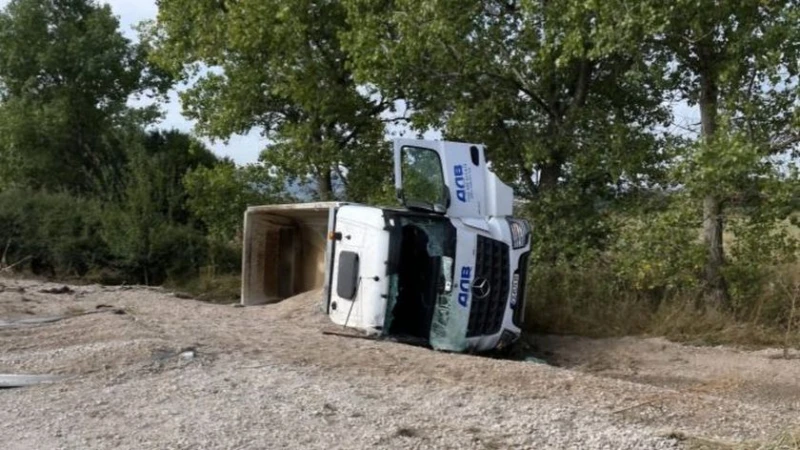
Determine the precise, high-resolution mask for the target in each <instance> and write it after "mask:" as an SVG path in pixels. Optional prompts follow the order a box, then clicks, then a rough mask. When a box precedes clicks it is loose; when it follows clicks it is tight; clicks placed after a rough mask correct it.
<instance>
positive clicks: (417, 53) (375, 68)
mask: <svg viewBox="0 0 800 450" xmlns="http://www.w3.org/2000/svg"><path fill="white" fill-rule="evenodd" d="M344 3H345V4H346V5H347V7H348V11H349V21H350V23H351V29H350V30H349V31H348V32H347V33H346V34H345V36H346V39H345V42H346V45H347V48H348V50H349V51H350V52H351V53H352V55H353V56H352V57H353V60H354V66H355V67H356V69H357V71H356V73H357V75H358V76H359V78H360V80H361V81H363V82H366V83H370V84H374V85H376V86H377V87H378V88H380V90H381V92H383V93H384V95H386V96H388V97H402V98H404V99H405V100H406V101H407V103H408V106H409V108H410V111H411V116H410V119H411V124H412V126H413V127H415V128H417V129H420V130H425V129H428V128H435V129H441V130H443V132H444V135H445V136H446V137H448V138H453V139H458V140H467V141H477V142H483V143H486V144H487V146H488V151H489V158H490V159H491V161H492V164H493V167H494V169H495V170H496V171H498V172H499V173H500V174H501V175H502V177H503V178H504V179H506V180H510V181H513V182H514V184H515V185H516V186H517V190H518V193H519V194H520V195H521V196H523V197H527V198H529V199H536V202H535V203H533V204H534V206H535V208H537V209H536V218H537V221H538V223H539V225H540V226H541V227H540V228H539V229H538V231H539V235H540V238H541V239H542V240H541V241H539V242H540V243H542V244H543V245H544V243H545V242H551V243H553V245H552V248H551V249H550V250H548V251H547V252H546V253H547V254H548V255H543V256H546V257H547V258H548V259H553V258H555V257H556V256H557V255H558V254H562V255H564V254H567V253H568V250H569V249H570V248H571V249H573V250H579V249H578V247H581V245H582V244H579V241H583V240H587V241H595V243H597V241H598V240H602V239H603V236H605V235H606V234H607V233H606V231H605V230H602V229H600V228H598V227H597V224H598V223H599V221H598V217H597V216H596V215H595V214H594V211H595V210H596V206H597V205H599V204H602V202H601V200H602V199H604V198H606V199H607V198H609V196H610V195H616V194H619V193H621V192H623V191H624V189H615V188H616V187H618V186H624V187H625V189H628V190H630V189H631V188H632V187H633V186H636V185H638V184H640V182H642V181H647V180H652V175H653V174H654V173H655V171H656V168H657V167H658V165H657V163H658V162H659V160H660V155H659V154H658V153H657V151H656V150H657V149H656V145H657V137H656V134H655V133H654V131H655V129H656V128H657V127H658V126H659V125H661V124H663V123H664V122H665V121H666V120H667V118H668V115H667V114H666V113H665V111H664V109H663V107H662V97H661V94H660V91H659V88H660V85H659V84H657V83H654V82H653V81H654V80H658V79H659V77H657V76H654V72H655V73H656V74H657V72H658V71H659V70H660V69H661V67H662V66H661V65H660V64H659V63H658V62H656V61H654V60H653V59H652V58H653V55H652V52H651V50H652V49H650V48H648V47H647V46H646V45H644V44H642V43H641V42H638V43H632V44H631V45H630V46H629V47H628V48H626V49H625V51H619V50H618V49H610V50H608V51H605V49H606V47H600V46H598V45H597V43H596V42H595V41H594V32H595V30H596V29H597V28H598V27H599V26H600V24H598V23H597V21H596V20H595V18H594V17H593V12H592V10H591V9H590V8H588V7H586V5H585V2H583V1H577V0H576V1H562V2H547V1H515V0H511V1H509V0H491V1H484V0H346V1H345V2H344ZM548 230H549V231H550V232H552V233H550V232H548ZM567 230H574V231H575V232H574V233H573V234H569V233H567ZM562 238H563V239H562ZM591 245H594V244H591Z"/></svg>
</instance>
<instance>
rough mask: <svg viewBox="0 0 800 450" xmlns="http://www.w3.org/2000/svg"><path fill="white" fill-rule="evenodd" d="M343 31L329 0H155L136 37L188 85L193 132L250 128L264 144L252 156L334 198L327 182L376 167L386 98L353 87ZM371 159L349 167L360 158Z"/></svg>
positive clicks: (340, 15)
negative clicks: (153, 15)
mask: <svg viewBox="0 0 800 450" xmlns="http://www.w3.org/2000/svg"><path fill="white" fill-rule="evenodd" d="M347 27H348V25H347V22H346V16H345V10H344V8H343V7H342V6H341V4H340V2H338V1H336V0H322V1H319V0H315V1H312V0H298V1H292V2H285V1H280V0H268V1H261V2H247V3H237V4H236V5H235V7H234V6H233V5H232V4H231V3H229V2H220V1H217V0H202V1H196V0H162V1H161V2H160V3H159V13H158V21H157V24H155V25H154V26H153V27H151V29H150V31H149V34H148V36H147V37H146V39H147V40H148V41H149V42H151V43H152V45H154V46H155V47H157V48H158V52H157V55H156V57H155V60H156V61H158V62H159V63H160V64H161V66H162V67H165V68H168V69H169V70H170V71H171V72H172V73H175V74H181V75H182V76H183V77H186V78H191V77H192V76H195V75H196V76H198V77H199V79H198V80H197V82H196V84H195V85H194V86H193V87H192V88H190V89H189V90H188V91H187V92H186V93H185V94H184V95H183V96H182V101H183V106H184V111H185V114H186V115H187V116H188V117H190V118H192V119H195V120H197V123H198V131H199V132H200V133H202V134H204V135H206V136H209V137H212V138H221V139H226V138H228V137H230V136H231V135H232V134H235V133H244V132H247V131H249V130H251V129H260V130H261V131H262V133H263V134H264V135H265V136H266V137H267V138H269V139H270V140H271V142H272V143H271V144H270V145H269V147H268V149H267V150H266V151H265V152H264V153H263V154H262V161H263V162H265V163H266V164H267V165H268V166H270V167H271V168H272V167H274V168H277V169H278V170H280V171H281V172H283V173H284V174H286V175H288V176H290V177H293V178H296V179H300V180H302V179H305V178H306V177H307V176H308V175H311V176H313V178H314V179H315V181H316V188H317V193H318V197H319V198H320V199H323V200H328V199H332V198H333V197H334V179H338V180H340V181H341V183H343V184H344V186H345V188H348V187H349V186H350V184H351V183H357V181H352V179H354V178H357V177H360V176H362V175H365V176H370V175H372V174H374V173H376V172H381V171H385V172H387V173H388V167H382V165H380V161H383V160H384V159H383V158H382V157H381V156H380V155H381V154H382V153H383V152H384V151H385V147H384V144H383V134H384V123H383V121H382V119H381V114H382V113H383V112H384V111H386V110H387V109H388V108H390V107H391V105H392V101H391V100H390V99H388V98H382V97H379V96H376V95H374V93H373V92H371V91H370V90H369V89H367V88H365V87H363V86H359V85H358V84H357V83H356V82H355V80H354V79H353V76H352V74H351V73H350V69H349V57H348V55H347V54H346V53H345V52H344V51H343V49H342V48H341V45H340V41H339V35H340V33H342V32H343V31H344V30H346V29H347ZM365 161H376V164H369V166H368V167H367V168H364V169H363V170H359V169H360V166H361V165H363V164H361V163H363V162H365Z"/></svg>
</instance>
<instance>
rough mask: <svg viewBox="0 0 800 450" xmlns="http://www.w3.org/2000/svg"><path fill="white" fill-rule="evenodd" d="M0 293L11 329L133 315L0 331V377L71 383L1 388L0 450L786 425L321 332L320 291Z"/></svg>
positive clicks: (776, 417) (738, 408)
mask: <svg viewBox="0 0 800 450" xmlns="http://www.w3.org/2000/svg"><path fill="white" fill-rule="evenodd" d="M0 284H2V286H3V287H4V288H5V289H0V291H2V292H0V319H3V320H13V319H16V318H20V317H32V316H45V315H53V314H60V313H65V312H70V313H71V314H77V313H79V312H82V311H90V310H93V309H94V308H95V307H96V306H97V305H99V304H105V305H111V306H114V307H116V308H123V309H124V310H125V311H126V312H127V314H124V315H114V314H93V315H87V316H77V317H72V318H69V319H66V320H63V321H59V322H55V323H51V324H44V325H36V326H24V327H13V328H1V327H0V373H42V374H45V373H48V374H60V375H69V376H70V378H69V379H68V380H67V381H65V382H61V383H57V384H53V385H43V386H37V387H34V388H25V389H11V390H0V404H2V405H3V407H2V408H0V436H2V442H3V444H2V448H4V449H50V448H52V449H56V448H59V449H60V448H66V449H93V448H98V449H106V448H121V449H190V448H191V449H195V448H208V449H216V448H220V449H234V448H242V449H245V448H246V449H249V448H254V449H258V448H296V449H305V448H326V449H332V448H342V449H357V448H532V449H562V448H575V449H671V448H682V446H683V445H685V444H686V442H685V441H681V440H676V439H674V438H670V437H668V436H680V435H688V436H702V437H704V438H714V439H722V440H726V441H738V440H743V439H760V438H764V437H768V436H771V435H772V434H774V433H777V432H779V431H781V430H783V429H785V428H786V427H788V426H789V425H790V424H791V423H792V422H793V420H794V419H795V417H794V416H793V415H792V414H790V413H788V412H787V411H783V410H775V409H774V408H770V407H768V406H766V405H763V404H759V403H757V402H754V403H748V402H745V401H743V400H741V399H738V398H735V399H729V398H726V397H725V396H724V395H714V393H711V394H709V393H707V392H692V393H682V392H681V391H676V390H675V389H673V388H671V387H667V388H665V387H662V386H656V385H651V384H643V383H637V382H631V381H625V380H620V379H615V378H608V377H599V376H595V375H592V374H584V373H580V372H576V371H572V370H566V369H559V368H554V367H549V366H543V365H537V364H531V363H523V362H514V361H501V360H492V359H488V358H481V357H475V356H468V355H451V354H443V353H436V352H433V351H430V350H426V349H423V348H417V347H411V346H407V345H402V344H395V343H390V342H374V341H368V340H363V339H353V338H345V337H338V336H328V335H323V334H322V333H321V332H320V331H321V330H322V329H326V328H329V327H330V325H329V324H328V322H327V320H326V318H325V317H324V316H322V315H321V314H319V313H318V312H317V309H316V298H317V296H318V293H309V294H307V295H302V296H298V297H297V298H294V299H291V300H289V301H287V302H284V303H282V304H279V305H272V306H266V307H251V308H232V307H231V306H219V305H208V304H202V303H197V302H193V301H191V300H181V299H177V298H175V297H174V296H172V295H170V294H169V293H166V292H163V291H160V290H154V289H145V288H129V289H120V288H102V287H98V286H87V287H72V289H73V290H74V292H72V293H65V294H43V293H41V292H40V291H41V290H42V289H43V288H44V287H48V288H50V287H53V286H54V285H50V284H46V283H39V282H34V281H25V280H10V279H5V280H2V279H0ZM20 288H21V289H20ZM21 290H22V292H21ZM686 351H687V352H688V351H691V349H690V348H687V350H686ZM616 378H620V377H616Z"/></svg>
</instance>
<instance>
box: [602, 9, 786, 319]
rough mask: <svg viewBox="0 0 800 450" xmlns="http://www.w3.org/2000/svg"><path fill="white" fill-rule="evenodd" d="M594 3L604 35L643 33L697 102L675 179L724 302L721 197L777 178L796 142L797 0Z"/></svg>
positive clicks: (718, 302)
mask: <svg viewBox="0 0 800 450" xmlns="http://www.w3.org/2000/svg"><path fill="white" fill-rule="evenodd" d="M603 8H604V9H602V10H601V11H600V15H601V16H602V17H604V18H605V19H606V20H603V22H604V23H606V24H608V27H607V28H605V29H603V30H601V31H600V33H599V34H601V35H604V36H605V37H606V38H607V39H606V40H605V42H606V43H609V42H613V41H612V40H611V36H613V37H614V39H616V40H621V41H625V40H626V37H630V36H632V35H636V36H645V37H646V39H647V40H648V41H649V42H652V44H653V45H654V47H655V48H656V49H657V51H658V52H660V53H661V55H662V56H661V59H662V60H665V61H669V62H670V64H669V65H668V67H669V68H670V69H671V70H669V71H668V73H667V74H666V75H667V78H666V81H668V82H669V84H670V85H671V87H672V88H673V89H674V90H675V92H677V94H678V97H679V98H680V99H681V100H683V101H685V102H687V103H688V104H689V105H691V106H696V107H697V108H698V110H699V116H700V133H699V139H698V141H697V142H696V144H695V145H694V146H693V147H691V151H690V152H689V153H688V154H686V155H684V157H683V163H686V164H687V165H688V170H687V176H688V177H687V178H685V179H684V180H681V181H683V182H684V183H685V186H686V187H687V189H689V190H691V191H692V192H693V194H694V195H695V197H696V198H698V200H700V201H701V202H702V211H703V241H704V244H705V247H706V253H707V254H706V261H705V281H706V284H707V286H708V288H709V293H710V294H711V295H710V296H709V299H710V302H711V304H712V305H714V306H728V302H729V294H728V290H727V283H726V280H725V277H724V275H723V267H724V264H725V252H724V248H723V245H724V244H723V231H724V226H725V221H726V214H725V209H726V205H730V204H731V203H733V202H735V201H736V199H737V198H741V196H742V195H743V194H746V193H747V192H751V193H753V192H759V191H760V189H761V188H760V187H763V186H767V185H768V184H769V183H765V182H764V181H765V180H767V179H768V178H770V177H776V176H777V177H778V178H781V177H783V176H784V175H782V174H781V172H785V170H784V168H782V167H781V162H782V161H783V162H786V161H787V160H788V158H790V155H787V153H791V152H792V151H793V150H794V151H795V152H796V150H797V144H798V143H799V142H800V132H798V130H800V127H798V125H800V122H799V121H798V118H800V106H799V105H800V96H799V95H800V84H798V73H800V72H799V71H798V69H800V67H798V64H800V63H799V61H800V34H798V32H799V31H800V4H798V3H797V2H796V1H791V0H790V1H786V0H745V1H738V2H724V1H713V0H702V1H698V0H679V1H674V2H660V1H644V2H638V3H637V4H636V5H635V6H633V7H630V6H628V7H626V5H625V4H624V2H616V1H615V2H607V3H605V4H604V6H603ZM626 34H627V36H626ZM611 45H614V44H611ZM781 154H783V155H784V156H780V155H781ZM776 156H777V158H776ZM795 156H796V155H795ZM771 185H772V186H774V183H773V184H771ZM761 196H762V197H765V196H768V195H766V193H765V192H764V191H761Z"/></svg>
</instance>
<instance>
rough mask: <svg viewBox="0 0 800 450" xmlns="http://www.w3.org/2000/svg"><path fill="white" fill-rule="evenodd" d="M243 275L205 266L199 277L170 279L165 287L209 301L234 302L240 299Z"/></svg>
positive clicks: (218, 302)
mask: <svg viewBox="0 0 800 450" xmlns="http://www.w3.org/2000/svg"><path fill="white" fill-rule="evenodd" d="M241 286H242V284H241V276H240V275H239V274H238V273H234V274H231V273H223V274H220V273H217V272H216V271H215V270H214V268H213V267H212V266H208V267H204V268H203V269H202V270H200V274H199V275H198V276H197V277H194V278H189V279H186V280H170V281H168V282H167V283H165V284H164V287H165V288H167V289H170V290H175V291H181V292H184V293H186V294H188V296H190V297H192V298H194V299H196V300H200V301H204V302H209V303H217V304H233V303H236V302H238V301H239V295H240V292H241Z"/></svg>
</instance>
